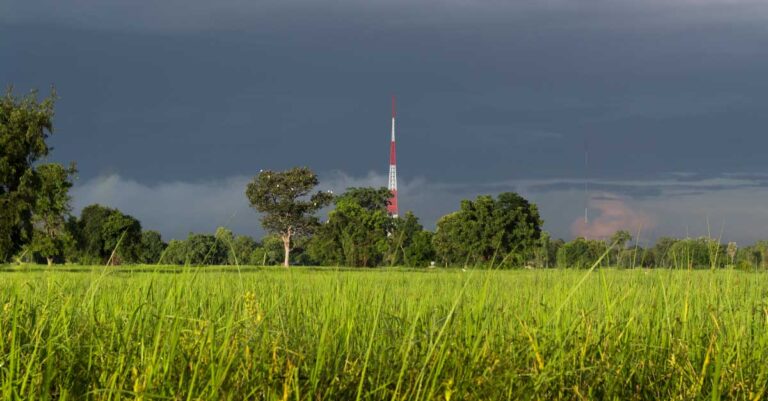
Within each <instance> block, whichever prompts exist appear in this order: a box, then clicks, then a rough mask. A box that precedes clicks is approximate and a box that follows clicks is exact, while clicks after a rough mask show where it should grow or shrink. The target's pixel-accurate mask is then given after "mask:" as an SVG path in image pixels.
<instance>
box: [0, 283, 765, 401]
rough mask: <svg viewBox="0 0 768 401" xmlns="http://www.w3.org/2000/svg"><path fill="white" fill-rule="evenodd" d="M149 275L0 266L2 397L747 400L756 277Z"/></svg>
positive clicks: (760, 388)
mask: <svg viewBox="0 0 768 401" xmlns="http://www.w3.org/2000/svg"><path fill="white" fill-rule="evenodd" d="M152 269H153V268H141V269H137V270H136V271H127V270H125V269H123V270H114V269H104V268H93V269H90V268H89V269H74V270H75V271H61V268H59V271H57V270H56V269H51V271H48V270H46V269H40V268H38V269H35V270H34V271H29V269H19V268H15V269H13V270H11V269H10V268H5V269H0V305H2V309H1V310H0V386H1V388H0V393H1V394H2V398H3V399H7V400H12V399H19V400H36V399H94V400H116V399H142V400H155V399H157V400H163V399H169V400H197V399H201V400H243V399H266V400H319V399H327V400H351V399H375V400H427V399H438V400H451V399H452V400H501V399H542V400H549V399H621V400H631V399H648V400H662V399H663V400H671V399H704V398H707V399H720V398H722V399H745V400H747V399H748V400H758V399H762V398H764V397H765V390H766V381H767V380H768V276H766V275H765V274H762V273H740V272H733V271H718V272H710V271H693V272H690V271H669V270H652V271H621V270H606V271H595V272H593V273H592V274H590V275H588V276H585V274H586V272H585V271H563V270H549V271H508V272H499V271H496V272H487V271H476V272H462V271H435V270H433V271H428V272H414V271H399V270H364V271H335V270H311V269H291V270H290V271H283V270H276V269H257V268H248V269H241V270H240V271H238V270H237V269H212V270H208V269H205V268H204V269H195V270H178V269H176V270H174V269H171V268H167V270H165V269H164V270H162V271H158V272H152ZM582 280H583V281H582Z"/></svg>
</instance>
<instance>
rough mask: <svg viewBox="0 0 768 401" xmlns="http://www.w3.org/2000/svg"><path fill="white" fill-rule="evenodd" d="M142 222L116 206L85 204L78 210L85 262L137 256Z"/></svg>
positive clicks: (122, 260) (127, 260) (130, 259)
mask: <svg viewBox="0 0 768 401" xmlns="http://www.w3.org/2000/svg"><path fill="white" fill-rule="evenodd" d="M141 233H142V231H141V223H140V222H139V221H138V220H136V219H135V218H134V217H132V216H129V215H127V214H123V213H122V212H120V211H119V210H117V209H111V208H108V207H104V206H101V205H90V206H86V207H85V208H84V209H83V211H82V212H81V214H80V221H79V222H78V233H77V237H78V240H79V241H80V248H81V250H82V252H83V257H82V258H81V259H82V261H84V262H86V263H99V264H100V263H107V264H110V265H115V264H121V263H130V262H137V261H139V260H140V250H141V235H142V234H141Z"/></svg>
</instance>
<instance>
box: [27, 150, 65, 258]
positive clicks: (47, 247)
mask: <svg viewBox="0 0 768 401" xmlns="http://www.w3.org/2000/svg"><path fill="white" fill-rule="evenodd" d="M75 172H76V170H75V167H74V165H72V166H70V167H69V168H66V167H64V166H62V165H60V164H55V163H51V164H43V165H41V166H38V167H37V169H36V174H35V178H36V180H35V181H36V185H35V186H36V188H37V191H36V192H37V197H36V199H35V203H34V207H33V215H32V222H33V226H34V233H33V235H32V242H31V243H30V244H29V249H30V250H31V251H32V252H33V253H37V254H38V255H40V256H42V257H44V258H45V259H46V261H47V262H48V266H51V265H52V264H53V261H54V258H56V257H61V256H62V255H63V253H64V250H65V248H66V247H67V246H68V245H69V244H70V243H71V242H72V241H73V238H72V236H71V235H70V234H69V232H68V231H67V229H66V221H67V220H66V219H67V217H69V213H70V212H71V207H70V196H69V189H70V188H71V187H72V181H71V177H72V175H74V174H75Z"/></svg>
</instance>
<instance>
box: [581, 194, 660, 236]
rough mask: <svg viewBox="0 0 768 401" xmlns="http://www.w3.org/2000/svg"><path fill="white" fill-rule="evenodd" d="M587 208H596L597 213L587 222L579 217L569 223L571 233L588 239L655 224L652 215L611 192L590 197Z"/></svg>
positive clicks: (640, 228) (644, 229)
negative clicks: (593, 197) (628, 203)
mask: <svg viewBox="0 0 768 401" xmlns="http://www.w3.org/2000/svg"><path fill="white" fill-rule="evenodd" d="M589 208H590V210H591V211H593V212H594V210H595V209H597V210H598V211H599V213H598V214H597V215H596V216H593V217H592V218H590V220H589V222H586V221H584V218H583V217H581V218H579V219H576V220H575V221H574V222H573V223H571V233H572V234H573V235H575V236H577V237H584V238H589V239H605V238H609V237H610V236H611V235H613V233H615V232H616V231H619V230H627V231H629V232H630V233H636V232H637V231H638V230H643V231H647V230H650V229H652V228H653V227H655V226H656V222H655V219H654V218H653V216H651V215H649V214H647V213H645V212H643V211H640V210H635V209H633V208H631V207H630V206H629V205H627V203H626V202H624V201H623V200H621V199H620V198H619V197H618V196H616V195H613V194H607V193H604V194H600V195H599V197H598V198H597V199H590V201H589ZM633 235H634V234H633Z"/></svg>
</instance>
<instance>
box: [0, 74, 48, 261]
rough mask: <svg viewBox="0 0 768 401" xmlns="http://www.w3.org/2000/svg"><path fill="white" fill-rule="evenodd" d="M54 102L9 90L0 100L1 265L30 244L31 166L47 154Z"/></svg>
mask: <svg viewBox="0 0 768 401" xmlns="http://www.w3.org/2000/svg"><path fill="white" fill-rule="evenodd" d="M55 98H56V95H55V93H51V95H50V96H49V97H47V98H46V99H44V100H42V101H38V99H37V93H36V92H32V93H30V94H29V95H27V96H24V97H21V98H20V97H16V96H14V95H13V90H12V88H9V89H8V91H7V92H6V93H5V95H4V96H2V97H0V261H6V260H8V259H9V258H10V257H11V256H12V255H14V254H15V253H16V252H17V251H18V250H19V249H21V247H22V246H23V245H24V244H25V243H26V242H28V241H29V240H31V237H32V231H33V228H32V210H33V208H34V204H35V199H36V194H37V189H36V188H35V183H36V180H35V175H36V172H35V169H34V163H35V162H36V161H37V160H39V159H40V158H42V157H44V156H46V155H48V152H49V150H50V148H49V147H48V144H47V143H46V139H47V138H48V136H49V135H51V134H52V133H53V106H54V101H55Z"/></svg>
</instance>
